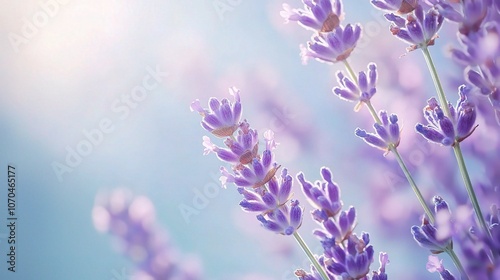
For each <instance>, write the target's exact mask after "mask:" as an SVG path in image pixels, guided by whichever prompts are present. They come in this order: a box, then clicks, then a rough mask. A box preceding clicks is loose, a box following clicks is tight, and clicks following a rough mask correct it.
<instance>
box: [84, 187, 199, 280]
mask: <svg viewBox="0 0 500 280" xmlns="http://www.w3.org/2000/svg"><path fill="white" fill-rule="evenodd" d="M92 220H93V222H94V226H95V228H96V229H97V230H98V231H101V232H109V233H111V234H113V235H114V236H116V237H117V238H118V240H119V241H120V244H121V248H120V250H121V251H123V253H124V254H125V255H127V256H128V257H129V258H130V259H131V260H132V261H133V262H134V263H135V264H136V266H137V271H136V272H135V273H134V277H133V278H132V279H137V280H139V279H179V280H180V279H184V280H195V279H201V277H200V276H201V275H200V269H199V267H198V264H197V263H196V262H193V261H191V262H187V261H180V260H179V259H176V258H174V256H175V255H174V253H176V252H175V251H174V249H173V248H172V244H169V242H168V239H167V236H166V234H165V232H163V231H162V230H161V229H160V228H159V227H158V225H157V224H156V221H155V209H154V206H153V204H152V203H151V201H150V200H149V199H148V198H146V197H144V196H135V197H134V196H133V195H132V194H131V193H130V192H128V191H126V190H123V189H117V190H113V191H112V192H111V193H110V194H109V195H104V194H101V195H98V196H97V197H96V203H95V205H94V208H93V209H92Z"/></svg>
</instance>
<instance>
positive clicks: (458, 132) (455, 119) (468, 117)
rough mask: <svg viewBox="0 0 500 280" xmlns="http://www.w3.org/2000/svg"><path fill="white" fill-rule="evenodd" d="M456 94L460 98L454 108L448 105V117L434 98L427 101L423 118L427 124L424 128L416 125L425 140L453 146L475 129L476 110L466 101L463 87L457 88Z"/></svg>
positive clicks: (421, 125)
mask: <svg viewBox="0 0 500 280" xmlns="http://www.w3.org/2000/svg"><path fill="white" fill-rule="evenodd" d="M458 94H459V96H460V98H459V99H458V102H457V105H456V106H455V107H453V105H451V103H448V107H449V110H450V114H451V115H450V117H448V116H445V114H444V112H443V110H442V109H441V107H440V106H439V105H438V102H437V100H436V99H435V98H434V97H433V98H431V99H429V100H428V101H427V103H428V105H427V106H426V107H425V108H424V116H425V118H426V119H427V121H428V123H429V124H428V125H426V126H424V125H423V124H420V123H418V124H417V125H416V127H415V129H416V131H417V132H418V133H420V134H421V135H422V136H424V137H425V138H426V139H427V140H429V141H431V142H435V143H438V144H442V145H444V146H453V145H455V143H456V142H462V141H463V140H465V139H466V138H467V137H469V136H470V135H471V134H472V132H474V129H475V127H474V124H475V121H476V108H475V106H474V104H473V103H472V102H471V101H469V100H468V98H467V95H466V88H465V86H461V87H460V88H459V92H458Z"/></svg>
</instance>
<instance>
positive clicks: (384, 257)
mask: <svg viewBox="0 0 500 280" xmlns="http://www.w3.org/2000/svg"><path fill="white" fill-rule="evenodd" d="M378 259H379V263H380V267H379V269H378V271H374V272H373V277H372V280H387V274H386V273H385V266H386V265H388V264H389V255H388V254H387V253H385V252H380V254H379V257H378Z"/></svg>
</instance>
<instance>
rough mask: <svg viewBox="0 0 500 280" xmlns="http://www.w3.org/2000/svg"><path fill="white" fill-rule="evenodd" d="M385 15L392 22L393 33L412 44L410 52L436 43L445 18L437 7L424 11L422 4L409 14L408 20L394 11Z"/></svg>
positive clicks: (409, 48)
mask: <svg viewBox="0 0 500 280" xmlns="http://www.w3.org/2000/svg"><path fill="white" fill-rule="evenodd" d="M385 17H386V18H387V20H389V21H390V22H392V25H391V32H392V34H393V35H395V36H396V37H398V38H399V39H401V40H403V41H405V42H406V43H409V44H410V47H408V48H407V51H408V52H410V51H413V50H416V49H418V48H425V47H427V46H432V45H434V41H435V40H436V38H437V37H438V36H437V32H438V31H439V29H440V28H441V25H442V24H443V20H444V17H443V16H442V15H440V14H439V13H438V11H437V10H436V9H434V8H431V9H429V11H427V13H424V11H423V8H422V6H420V5H418V6H417V7H416V9H415V11H413V13H412V14H409V15H408V16H407V18H406V20H405V19H404V18H402V17H400V16H398V15H395V14H392V13H391V14H386V15H385Z"/></svg>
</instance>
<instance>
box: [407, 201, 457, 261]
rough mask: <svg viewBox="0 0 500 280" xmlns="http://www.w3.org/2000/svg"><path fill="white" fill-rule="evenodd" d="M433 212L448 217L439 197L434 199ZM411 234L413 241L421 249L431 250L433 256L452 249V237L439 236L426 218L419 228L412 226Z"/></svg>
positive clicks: (443, 202)
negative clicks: (444, 213) (444, 214)
mask: <svg viewBox="0 0 500 280" xmlns="http://www.w3.org/2000/svg"><path fill="white" fill-rule="evenodd" d="M434 211H435V213H436V216H437V215H441V213H442V212H446V214H447V217H448V218H449V217H450V214H449V209H448V204H447V203H446V201H444V200H443V199H442V198H441V197H439V196H435V197H434ZM411 232H412V235H413V238H414V239H415V241H416V242H417V243H418V245H420V246H421V247H424V248H427V249H429V250H431V252H432V253H433V254H439V253H441V252H443V251H445V250H447V249H448V248H452V247H451V246H452V237H451V236H450V235H444V236H443V235H439V233H438V228H437V226H436V225H432V224H430V223H429V220H428V219H427V217H425V216H424V217H423V219H422V225H421V226H412V227H411Z"/></svg>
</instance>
